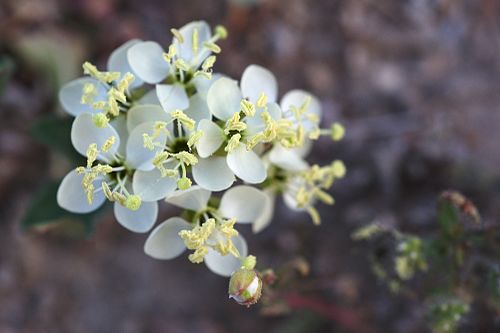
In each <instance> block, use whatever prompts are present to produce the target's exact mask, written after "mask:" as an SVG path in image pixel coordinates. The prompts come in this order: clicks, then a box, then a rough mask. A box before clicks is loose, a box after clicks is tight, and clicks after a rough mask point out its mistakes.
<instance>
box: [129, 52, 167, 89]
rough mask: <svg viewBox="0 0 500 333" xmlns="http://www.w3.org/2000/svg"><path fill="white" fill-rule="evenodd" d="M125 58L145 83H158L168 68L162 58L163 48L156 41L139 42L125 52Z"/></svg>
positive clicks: (165, 75) (165, 74)
mask: <svg viewBox="0 0 500 333" xmlns="http://www.w3.org/2000/svg"><path fill="white" fill-rule="evenodd" d="M127 59H128V63H129V64H130V67H131V68H132V70H133V71H134V73H135V74H137V76H138V77H139V78H141V79H142V80H144V81H145V82H147V83H158V82H160V81H161V80H163V79H165V78H166V77H167V75H168V72H169V70H170V66H169V64H168V63H167V62H166V61H165V59H163V48H162V47H161V46H160V45H159V44H158V43H156V42H140V43H137V44H135V45H134V46H132V47H131V48H130V49H129V50H128V52H127Z"/></svg>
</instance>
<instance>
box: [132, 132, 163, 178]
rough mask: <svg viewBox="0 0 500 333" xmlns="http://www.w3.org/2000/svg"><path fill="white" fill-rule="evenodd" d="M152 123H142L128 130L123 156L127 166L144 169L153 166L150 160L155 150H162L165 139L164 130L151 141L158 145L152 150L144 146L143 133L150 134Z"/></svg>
mask: <svg viewBox="0 0 500 333" xmlns="http://www.w3.org/2000/svg"><path fill="white" fill-rule="evenodd" d="M154 125H155V123H154V122H148V123H143V124H141V125H139V126H137V127H136V128H134V130H133V131H132V132H130V136H129V138H128V141H127V154H126V156H125V157H126V162H127V165H128V166H129V167H132V168H134V169H139V170H145V171H147V170H152V169H153V168H154V165H153V163H152V160H153V158H154V157H155V155H156V153H157V152H159V151H162V150H163V147H164V146H165V142H166V140H167V138H166V135H165V132H163V131H162V132H161V133H160V135H159V136H158V137H157V138H156V139H153V142H155V143H158V145H159V147H155V149H153V150H149V149H148V148H146V147H144V138H143V134H144V133H147V134H148V135H152V134H153V131H154Z"/></svg>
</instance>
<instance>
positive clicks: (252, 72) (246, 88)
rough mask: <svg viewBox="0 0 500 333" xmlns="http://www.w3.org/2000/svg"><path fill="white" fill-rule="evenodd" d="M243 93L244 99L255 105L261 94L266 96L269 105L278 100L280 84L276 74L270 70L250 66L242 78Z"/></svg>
mask: <svg viewBox="0 0 500 333" xmlns="http://www.w3.org/2000/svg"><path fill="white" fill-rule="evenodd" d="M241 91H242V92H243V96H244V97H247V98H248V99H250V101H252V102H254V103H255V102H256V101H257V99H259V96H260V94H261V93H264V94H266V96H267V101H268V103H273V102H276V99H277V98H278V83H277V82H276V77H275V76H274V74H273V73H271V71H269V70H268V69H266V68H264V67H262V66H258V65H250V66H248V67H247V68H246V69H245V71H244V72H243V75H242V76H241Z"/></svg>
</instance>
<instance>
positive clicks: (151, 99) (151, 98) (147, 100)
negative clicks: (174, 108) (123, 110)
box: [135, 89, 161, 105]
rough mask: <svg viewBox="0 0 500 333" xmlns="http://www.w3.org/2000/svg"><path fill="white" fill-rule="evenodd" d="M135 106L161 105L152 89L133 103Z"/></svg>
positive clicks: (154, 90)
mask: <svg viewBox="0 0 500 333" xmlns="http://www.w3.org/2000/svg"><path fill="white" fill-rule="evenodd" d="M135 104H137V105H139V104H154V105H161V104H160V100H159V99H158V96H157V95H156V89H152V90H150V91H148V92H147V93H145V94H144V96H142V97H141V98H139V100H138V101H137V102H136V103H135Z"/></svg>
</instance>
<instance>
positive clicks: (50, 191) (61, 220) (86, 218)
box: [21, 181, 104, 236]
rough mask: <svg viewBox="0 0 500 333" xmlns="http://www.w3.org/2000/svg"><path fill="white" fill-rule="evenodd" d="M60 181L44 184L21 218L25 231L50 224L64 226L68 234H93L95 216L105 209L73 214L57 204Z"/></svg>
mask: <svg viewBox="0 0 500 333" xmlns="http://www.w3.org/2000/svg"><path fill="white" fill-rule="evenodd" d="M59 184H60V181H55V182H50V183H48V184H46V185H45V186H43V187H42V188H41V189H40V190H39V191H38V192H37V193H36V194H35V196H34V197H33V199H32V201H31V204H30V205H29V207H28V209H27V210H26V214H25V215H24V218H23V219H22V220H21V229H22V230H24V231H27V230H30V229H32V228H40V227H44V226H48V225H54V226H56V225H57V226H63V227H64V228H66V229H68V227H69V230H66V232H65V233H66V234H67V233H68V232H69V233H70V234H73V235H74V234H79V233H83V234H84V235H85V236H89V235H91V234H92V233H93V232H94V230H95V218H96V217H97V216H98V215H99V214H100V213H101V212H102V211H103V210H104V208H103V207H101V208H100V209H98V210H97V211H95V212H92V213H89V214H73V213H70V212H68V211H66V210H64V209H62V208H61V207H59V205H58V204H57V201H56V195H57V189H58V188H59Z"/></svg>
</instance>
